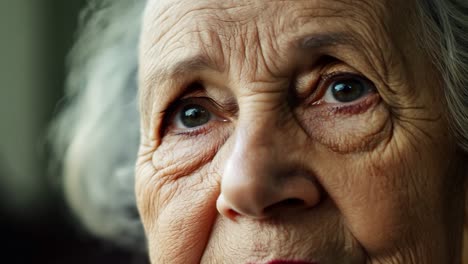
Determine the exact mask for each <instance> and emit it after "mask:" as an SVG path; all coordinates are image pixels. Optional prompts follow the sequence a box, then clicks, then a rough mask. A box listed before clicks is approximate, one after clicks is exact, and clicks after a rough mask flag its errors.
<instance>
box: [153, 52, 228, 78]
mask: <svg viewBox="0 0 468 264" xmlns="http://www.w3.org/2000/svg"><path fill="white" fill-rule="evenodd" d="M207 69H209V70H213V71H217V72H220V69H219V66H218V65H216V64H215V63H214V62H213V61H212V60H211V59H210V58H209V57H208V56H207V55H205V54H197V55H194V56H189V57H186V58H183V59H182V60H179V61H177V62H176V63H174V64H171V65H170V66H168V67H166V68H160V69H157V70H156V71H155V73H154V74H153V76H156V78H158V79H160V80H165V79H171V78H174V77H181V76H186V75H191V74H193V73H194V72H200V71H203V70H207Z"/></svg>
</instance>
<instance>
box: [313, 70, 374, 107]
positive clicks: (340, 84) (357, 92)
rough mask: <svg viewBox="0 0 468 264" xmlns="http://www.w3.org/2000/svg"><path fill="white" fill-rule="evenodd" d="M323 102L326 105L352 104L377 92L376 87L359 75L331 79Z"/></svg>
mask: <svg viewBox="0 0 468 264" xmlns="http://www.w3.org/2000/svg"><path fill="white" fill-rule="evenodd" d="M327 83H329V85H328V86H327V87H326V91H325V94H324V96H323V99H322V101H324V102H326V103H350V102H354V101H357V100H359V99H361V98H362V97H364V96H366V95H367V94H369V93H371V92H375V87H374V85H373V84H372V83H371V82H370V81H369V80H367V79H365V78H363V77H360V76H357V75H350V74H345V75H340V76H335V77H329V80H328V81H327Z"/></svg>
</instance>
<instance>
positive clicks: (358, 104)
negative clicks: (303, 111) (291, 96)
mask: <svg viewBox="0 0 468 264" xmlns="http://www.w3.org/2000/svg"><path fill="white" fill-rule="evenodd" d="M351 79H358V80H360V81H361V82H363V83H365V84H366V85H367V86H368V87H369V88H370V89H368V90H367V91H366V94H369V93H371V92H374V93H376V94H377V95H378V93H377V88H376V87H375V85H374V84H373V83H372V81H370V80H369V79H367V78H366V77H364V76H362V75H360V74H356V73H350V72H345V71H336V72H331V73H327V74H324V75H322V76H321V78H320V80H319V81H318V84H317V88H316V90H315V91H314V92H313V94H312V95H311V96H310V97H309V99H308V100H307V102H306V104H307V105H312V106H317V107H319V106H327V105H328V108H330V110H332V111H333V112H340V113H346V112H355V111H354V110H356V109H357V108H359V109H361V111H359V112H363V111H364V110H365V109H363V106H364V105H369V102H366V100H365V99H366V97H365V96H363V97H362V98H360V99H358V100H357V101H353V102H349V103H343V102H341V103H336V104H335V105H333V104H330V103H327V102H325V101H324V100H323V97H324V96H325V95H326V93H327V92H328V90H329V89H330V88H331V85H332V84H335V83H337V82H339V81H343V80H351ZM348 110H349V111H348Z"/></svg>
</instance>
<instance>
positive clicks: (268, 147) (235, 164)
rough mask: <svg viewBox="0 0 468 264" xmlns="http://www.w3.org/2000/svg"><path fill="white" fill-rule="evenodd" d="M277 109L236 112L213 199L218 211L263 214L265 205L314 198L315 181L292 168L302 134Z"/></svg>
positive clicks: (247, 214)
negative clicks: (230, 145)
mask: <svg viewBox="0 0 468 264" xmlns="http://www.w3.org/2000/svg"><path fill="white" fill-rule="evenodd" d="M257 109H258V108H257ZM281 110H283V111H284V109H281V108H268V109H267V108H265V109H263V111H257V112H249V109H248V108H244V112H242V111H240V114H239V119H238V123H237V126H236V132H235V136H234V138H233V140H234V142H233V145H234V146H233V149H232V151H231V152H230V154H229V156H228V158H227V160H226V163H225V167H224V171H223V175H222V182H221V194H220V197H219V199H218V203H217V207H218V210H219V211H220V212H221V214H223V215H225V216H228V217H232V215H233V212H234V215H243V216H248V217H254V218H263V217H266V215H267V212H266V209H267V208H270V207H271V206H272V205H275V204H278V203H281V202H283V201H286V200H290V199H296V200H301V202H303V203H304V204H307V205H310V204H312V203H314V201H315V200H317V195H318V191H317V189H316V188H315V187H314V186H312V185H314V184H313V183H312V182H311V181H309V180H307V175H304V173H303V171H301V172H299V171H300V170H299V169H298V168H297V167H298V165H301V164H299V162H298V160H296V159H297V157H299V155H298V154H300V153H298V151H301V147H300V146H299V145H300V144H302V143H301V141H303V138H301V136H302V135H301V134H300V133H297V132H296V131H295V130H296V129H298V126H295V125H294V123H292V122H293V120H294V118H292V116H291V118H284V117H285V113H284V112H283V113H279V111H281ZM286 114H287V113H286ZM281 119H283V120H281ZM298 173H300V174H301V175H299V174H298ZM309 191H310V192H309Z"/></svg>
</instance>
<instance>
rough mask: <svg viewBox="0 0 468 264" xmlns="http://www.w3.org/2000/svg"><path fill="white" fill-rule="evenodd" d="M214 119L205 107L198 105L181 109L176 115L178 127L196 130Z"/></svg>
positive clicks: (189, 105)
mask: <svg viewBox="0 0 468 264" xmlns="http://www.w3.org/2000/svg"><path fill="white" fill-rule="evenodd" d="M211 119H212V114H211V113H210V112H209V111H208V110H207V109H206V108H204V107H203V106H201V105H197V104H188V105H185V106H183V107H182V108H181V110H180V112H179V113H177V115H176V124H177V126H178V127H183V128H195V127H199V126H203V125H204V124H206V123H208V122H209V121H210V120H211Z"/></svg>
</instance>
